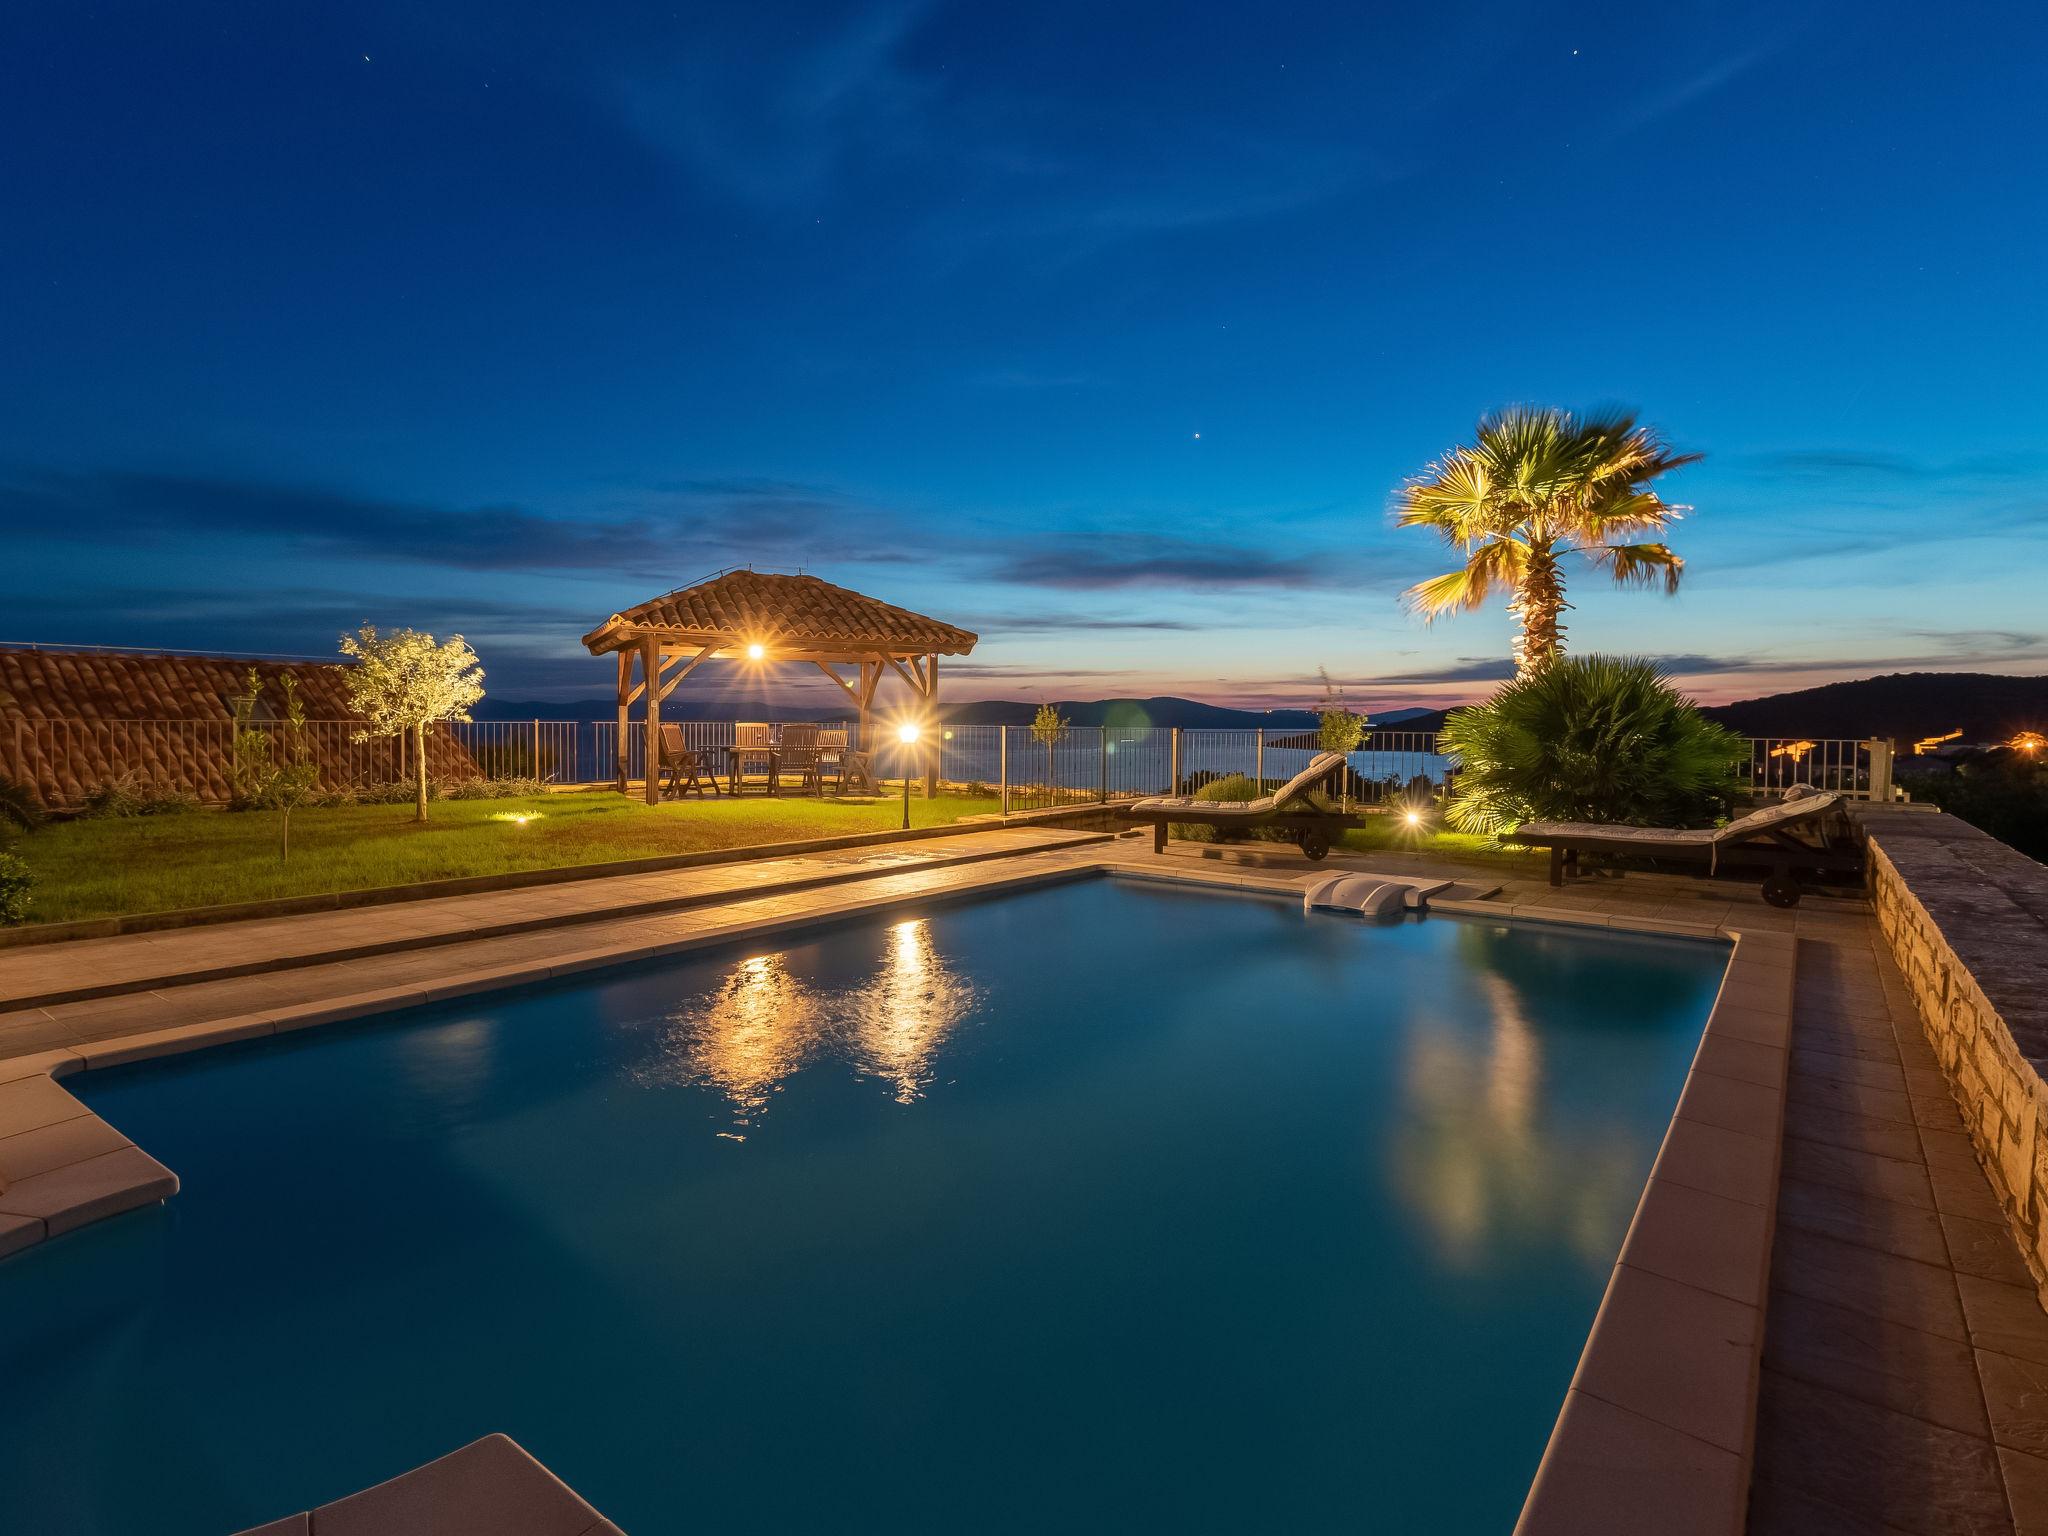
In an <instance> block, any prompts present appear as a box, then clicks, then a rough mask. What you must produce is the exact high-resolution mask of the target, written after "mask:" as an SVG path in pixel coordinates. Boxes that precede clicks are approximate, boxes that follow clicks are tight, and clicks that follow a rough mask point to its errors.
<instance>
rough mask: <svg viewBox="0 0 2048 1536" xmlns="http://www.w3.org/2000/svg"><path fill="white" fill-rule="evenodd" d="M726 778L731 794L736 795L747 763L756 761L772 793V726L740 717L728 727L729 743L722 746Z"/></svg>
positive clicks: (744, 777) (773, 786) (773, 771)
mask: <svg viewBox="0 0 2048 1536" xmlns="http://www.w3.org/2000/svg"><path fill="white" fill-rule="evenodd" d="M725 752H726V763H727V773H726V776H727V778H728V779H729V780H730V781H731V783H730V787H731V789H732V792H733V793H734V794H738V793H739V792H740V790H741V788H742V786H743V783H744V781H745V779H746V776H747V768H748V765H749V764H753V763H759V764H761V765H762V768H763V771H765V772H766V773H767V775H768V792H769V793H770V794H773V793H774V792H775V781H776V776H777V774H776V770H777V768H778V766H779V765H778V763H777V761H776V751H775V727H774V726H772V725H769V724H768V723H767V722H766V721H763V720H742V721H741V722H739V724H737V725H735V726H734V727H733V728H732V745H731V746H729V747H727V748H726V749H725Z"/></svg>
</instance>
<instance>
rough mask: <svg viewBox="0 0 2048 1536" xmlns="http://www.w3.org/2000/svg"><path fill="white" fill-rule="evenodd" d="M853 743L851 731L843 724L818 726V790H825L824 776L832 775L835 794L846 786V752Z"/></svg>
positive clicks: (821, 791)
mask: <svg viewBox="0 0 2048 1536" xmlns="http://www.w3.org/2000/svg"><path fill="white" fill-rule="evenodd" d="M852 745H853V736H852V732H850V731H848V730H847V728H846V727H845V726H843V725H821V726H819V727H818V792H819V793H820V794H823V793H824V791H825V776H826V775H827V774H830V775H831V776H832V789H833V792H834V793H835V794H837V793H839V792H841V791H843V790H844V789H845V788H846V752H847V749H848V748H849V747H851V746H852Z"/></svg>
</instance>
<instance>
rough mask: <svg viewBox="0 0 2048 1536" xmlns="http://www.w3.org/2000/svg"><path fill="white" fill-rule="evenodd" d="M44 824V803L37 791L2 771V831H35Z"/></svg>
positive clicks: (0, 791)
mask: <svg viewBox="0 0 2048 1536" xmlns="http://www.w3.org/2000/svg"><path fill="white" fill-rule="evenodd" d="M42 824H43V803H42V801H40V800H38V799H37V798H36V792H35V791H34V790H32V789H30V788H29V787H28V786H27V785H26V784H23V783H20V782H19V781H18V780H15V779H10V778H8V777H7V775H6V774H4V773H0V832H5V831H10V830H11V831H17V832H33V831H35V829H36V828H37V827H40V826H41V825H42Z"/></svg>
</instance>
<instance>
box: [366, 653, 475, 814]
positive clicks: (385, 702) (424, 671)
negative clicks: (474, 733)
mask: <svg viewBox="0 0 2048 1536" xmlns="http://www.w3.org/2000/svg"><path fill="white" fill-rule="evenodd" d="M341 649H342V653H343V654H344V655H347V656H352V657H354V658H355V661H356V665H355V666H353V667H351V668H350V669H349V672H348V692H349V701H350V703H352V704H353V705H354V706H355V711H356V713H357V714H359V715H361V716H362V717H363V720H364V725H363V728H362V729H361V730H359V731H357V732H356V739H357V740H358V741H361V740H365V739H367V738H369V737H371V736H409V737H411V738H412V744H413V762H414V765H415V767H416V769H417V773H418V777H417V779H416V780H415V785H416V788H417V789H418V797H417V799H416V800H415V802H414V812H413V819H414V820H415V821H425V820H426V819H427V727H428V726H431V725H438V724H440V723H441V722H442V721H444V720H467V719H468V718H469V706H470V705H472V704H474V703H475V702H476V701H477V700H478V699H480V698H482V697H483V696H484V681H483V679H484V669H483V667H482V665H481V664H480V663H479V662H478V661H477V657H476V652H475V651H473V650H471V649H470V648H469V642H468V641H467V640H464V639H463V638H462V636H460V635H452V636H450V637H449V638H448V639H447V640H446V641H436V640H435V639H434V637H433V636H432V635H426V634H421V633H420V632H419V631H418V630H416V629H398V630H393V631H392V632H391V633H390V634H388V635H380V634H378V633H377V626H376V625H374V624H365V625H364V626H363V627H362V628H361V629H360V630H359V631H357V632H356V633H355V634H353V635H343V636H342V637H341Z"/></svg>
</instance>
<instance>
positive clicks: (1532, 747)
mask: <svg viewBox="0 0 2048 1536" xmlns="http://www.w3.org/2000/svg"><path fill="white" fill-rule="evenodd" d="M1437 739H1438V742H1439V750H1440V751H1443V752H1445V753H1448V754H1450V755H1452V756H1453V757H1455V758H1457V759H1458V770H1457V778H1456V781H1455V783H1456V788H1455V790H1454V791H1453V793H1452V795H1451V800H1450V804H1449V807H1448V816H1449V820H1450V822H1451V825H1452V826H1454V827H1456V828H1458V829H1459V830H1460V831H1464V832H1501V831H1505V830H1507V829H1508V828H1511V827H1514V826H1516V825H1518V824H1519V823H1521V822H1524V821H1531V820H1545V821H1601V822H1619V823H1629V824H1634V825H1640V826H1670V827H1686V826H1699V825H1710V824H1712V823H1713V822H1714V821H1715V820H1716V819H1718V818H1719V817H1721V816H1724V815H1725V814H1726V813H1727V810H1728V805H1729V802H1730V801H1731V800H1732V799H1733V798H1734V796H1736V795H1737V794H1739V793H1740V792H1741V790H1742V784H1741V781H1740V780H1739V778H1738V777H1737V774H1736V765H1737V764H1738V763H1740V762H1742V761H1745V760H1746V759H1747V757H1748V747H1747V745H1746V744H1745V743H1744V741H1743V739H1742V738H1741V737H1740V736H1737V735H1735V734H1734V733H1733V732H1732V731H1729V730H1726V729H1724V728H1723V727H1721V726H1719V725H1716V724H1715V723H1714V722H1713V721H1711V720H1709V719H1707V718H1706V716H1704V715H1702V714H1701V713H1700V712H1699V711H1698V710H1697V709H1695V708H1694V707H1693V705H1692V701H1691V700H1690V699H1688V698H1686V697H1685V696H1684V695H1683V694H1681V693H1680V692H1678V690H1677V689H1675V688H1673V687H1672V686H1671V684H1670V683H1669V682H1667V681H1666V680H1665V679H1664V678H1663V676H1661V675H1660V674H1659V673H1658V671H1657V669H1656V667H1655V666H1653V665H1652V664H1651V663H1650V662H1648V661H1645V660H1642V659H1640V658H1636V657H1626V656H1568V657H1561V658H1559V659H1558V660H1556V661H1553V662H1551V663H1549V664H1548V665H1546V666H1543V667H1540V668H1538V669H1537V670H1536V671H1535V672H1533V673H1530V674H1528V675H1526V676H1523V677H1518V678H1516V679H1515V680H1514V681H1512V682H1509V683H1505V684H1503V685H1502V686H1501V689H1500V691H1499V692H1498V693H1496V694H1495V695H1494V696H1493V697H1492V698H1491V699H1489V700H1488V701H1487V702H1486V703H1484V704H1480V705H1476V706H1474V707H1472V708H1470V709H1457V710H1453V711H1451V714H1450V716H1449V718H1448V719H1446V720H1445V722H1444V728H1443V730H1442V732H1441V733H1440V734H1439V736H1438V738H1437Z"/></svg>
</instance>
